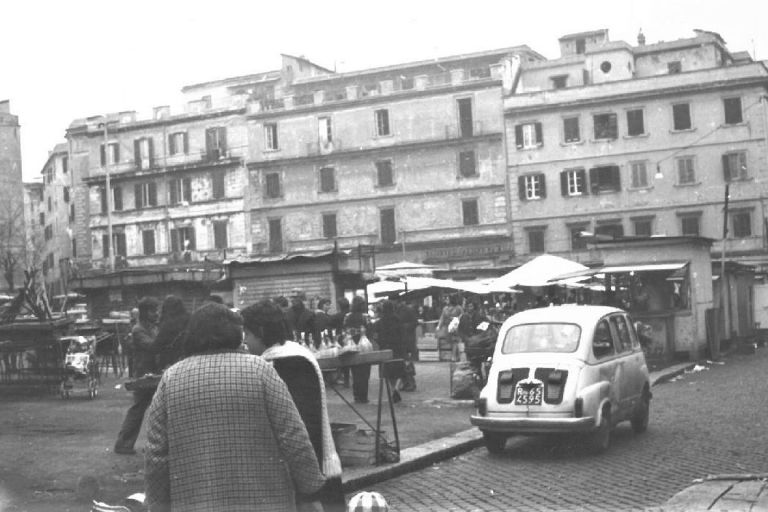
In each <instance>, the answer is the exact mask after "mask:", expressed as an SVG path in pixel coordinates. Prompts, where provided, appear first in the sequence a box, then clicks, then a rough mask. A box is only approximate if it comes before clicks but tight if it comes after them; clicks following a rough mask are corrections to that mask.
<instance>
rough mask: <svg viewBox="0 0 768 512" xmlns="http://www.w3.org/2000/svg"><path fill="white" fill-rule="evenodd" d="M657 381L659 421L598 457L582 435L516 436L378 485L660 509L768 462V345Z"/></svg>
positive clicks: (509, 499)
mask: <svg viewBox="0 0 768 512" xmlns="http://www.w3.org/2000/svg"><path fill="white" fill-rule="evenodd" d="M722 362H723V363H724V364H717V363H713V364H706V365H703V366H704V367H706V368H707V369H706V370H702V371H694V372H691V373H686V374H684V375H682V376H680V377H678V378H677V379H675V380H673V381H671V382H668V383H664V384H660V385H658V386H656V387H654V388H653V394H654V398H653V400H652V403H651V423H650V426H649V429H648V431H647V432H646V433H645V434H641V435H635V434H634V433H633V432H632V430H631V428H630V427H629V424H625V423H622V424H621V425H619V426H618V428H617V429H616V430H615V431H614V437H613V443H612V446H611V448H610V450H609V451H608V452H607V453H605V454H603V455H591V454H590V453H588V452H587V451H586V450H584V449H583V448H582V447H581V446H580V444H579V442H578V440H577V439H575V438H572V439H552V438H535V437H534V438H525V437H516V438H513V439H510V440H509V441H508V443H507V448H506V450H505V452H504V453H503V454H502V455H500V456H490V455H489V454H488V453H487V452H486V450H485V449H484V448H481V449H477V450H474V451H472V452H469V453H467V454H465V455H462V456H459V457H456V458H454V459H452V460H450V461H446V462H443V463H439V464H435V465H433V466H431V467H429V468H426V469H424V470H421V471H418V472H414V473H410V474H408V475H404V476H402V477H399V478H396V479H393V480H388V481H385V482H382V483H380V484H377V485H375V486H373V490H376V491H379V492H381V493H382V494H383V495H384V496H385V497H386V498H387V500H388V502H389V504H390V509H391V510H397V511H398V512H404V511H451V510H456V511H459V510H461V511H509V510H525V511H532V510H533V511H557V510H583V511H603V510H610V511H615V510H644V509H652V508H654V507H658V506H659V505H661V504H662V503H664V502H665V501H666V500H668V499H669V498H670V497H672V496H673V495H674V494H675V493H677V492H679V491H680V490H682V489H684V488H685V487H687V486H688V485H690V484H691V482H692V480H694V479H695V478H699V477H703V476H706V475H708V474H718V473H758V472H765V471H766V470H768V421H767V420H768V379H766V373H767V371H768V349H767V348H761V349H758V351H757V353H756V354H753V355H731V356H728V357H727V358H725V359H723V361H722Z"/></svg>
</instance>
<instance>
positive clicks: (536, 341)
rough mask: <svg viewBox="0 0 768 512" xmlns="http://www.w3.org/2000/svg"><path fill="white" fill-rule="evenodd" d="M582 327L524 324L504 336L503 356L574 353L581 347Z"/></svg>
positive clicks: (554, 324)
mask: <svg viewBox="0 0 768 512" xmlns="http://www.w3.org/2000/svg"><path fill="white" fill-rule="evenodd" d="M580 337H581V327H579V326H578V325H576V324H566V323H540V324H522V325H516V326H514V327H512V328H511V329H510V330H509V331H507V334H506V335H505V336H504V343H503V344H502V346H501V353H502V354H515V353H520V352H574V351H575V350H576V348H577V347H578V346H579V338H580Z"/></svg>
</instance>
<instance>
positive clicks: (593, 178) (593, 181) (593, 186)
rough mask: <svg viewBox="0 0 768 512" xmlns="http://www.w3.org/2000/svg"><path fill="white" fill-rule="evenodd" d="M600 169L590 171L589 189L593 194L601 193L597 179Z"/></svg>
mask: <svg viewBox="0 0 768 512" xmlns="http://www.w3.org/2000/svg"><path fill="white" fill-rule="evenodd" d="M597 173H598V169H597V168H594V169H590V170H589V189H590V190H591V191H592V193H593V194H597V193H598V192H599V191H600V182H599V181H598V179H597Z"/></svg>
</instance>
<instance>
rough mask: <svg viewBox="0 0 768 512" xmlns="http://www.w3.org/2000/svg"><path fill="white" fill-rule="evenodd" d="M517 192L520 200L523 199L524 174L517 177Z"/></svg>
mask: <svg viewBox="0 0 768 512" xmlns="http://www.w3.org/2000/svg"><path fill="white" fill-rule="evenodd" d="M517 193H518V196H519V197H520V200H521V201H525V176H518V177H517Z"/></svg>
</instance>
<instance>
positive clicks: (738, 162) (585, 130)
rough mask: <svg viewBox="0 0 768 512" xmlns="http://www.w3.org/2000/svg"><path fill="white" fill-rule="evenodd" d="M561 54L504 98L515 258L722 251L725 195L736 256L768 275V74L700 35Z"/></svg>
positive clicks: (578, 40)
mask: <svg viewBox="0 0 768 512" xmlns="http://www.w3.org/2000/svg"><path fill="white" fill-rule="evenodd" d="M560 48H561V57H560V58H558V59H553V60H547V61H538V62H523V63H522V65H521V66H520V72H519V73H518V74H517V75H516V77H515V80H514V81H515V87H514V90H510V94H509V95H507V96H506V97H505V98H504V118H505V127H506V139H507V163H508V171H509V176H510V181H511V189H512V195H513V197H514V201H513V202H512V204H513V213H512V232H513V237H514V239H515V240H516V241H517V244H516V245H517V248H518V249H519V250H518V253H517V255H516V256H517V257H518V258H519V259H520V260H523V261H524V260H525V259H526V258H530V255H531V254H536V253H542V252H549V253H555V254H562V255H564V256H566V257H570V258H573V259H577V260H582V261H586V260H587V259H588V258H589V253H588V252H587V250H586V242H587V240H588V239H589V238H588V237H585V236H583V235H585V234H589V235H597V236H598V237H600V238H610V237H615V236H652V235H669V236H679V235H696V236H703V237H708V238H712V239H715V240H718V239H722V237H723V225H724V219H723V212H724V203H725V193H726V189H728V190H729V202H728V218H727V222H726V225H727V230H728V239H727V244H726V247H727V256H726V257H727V258H728V259H729V260H731V259H732V260H735V261H738V262H741V263H749V264H757V265H760V266H762V267H763V268H768V253H766V247H768V245H767V241H766V229H765V222H766V220H765V219H766V213H765V195H766V192H767V191H768V190H767V187H766V182H767V180H768V165H767V162H766V155H768V151H767V143H768V141H767V140H766V123H767V120H768V116H767V115H766V112H767V110H766V101H765V99H766V87H768V70H767V69H766V66H765V63H763V62H754V61H753V60H752V59H751V58H750V56H749V55H748V54H747V53H746V52H730V51H729V50H728V49H727V47H726V44H725V42H724V41H723V39H722V38H721V37H720V36H719V35H718V34H716V33H713V32H705V31H700V30H697V31H695V34H694V36H693V37H690V38H686V39H679V40H675V41H669V42H659V43H654V44H646V42H645V36H644V35H642V33H641V34H640V35H639V36H638V43H637V45H635V46H632V45H630V44H627V43H626V42H623V41H610V40H609V38H608V31H607V30H598V31H592V32H584V33H578V34H571V35H567V36H564V37H562V38H560ZM720 251H722V245H721V244H720V243H717V244H715V245H714V246H713V256H715V257H719V256H720ZM660 257H663V255H660Z"/></svg>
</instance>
